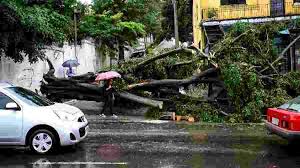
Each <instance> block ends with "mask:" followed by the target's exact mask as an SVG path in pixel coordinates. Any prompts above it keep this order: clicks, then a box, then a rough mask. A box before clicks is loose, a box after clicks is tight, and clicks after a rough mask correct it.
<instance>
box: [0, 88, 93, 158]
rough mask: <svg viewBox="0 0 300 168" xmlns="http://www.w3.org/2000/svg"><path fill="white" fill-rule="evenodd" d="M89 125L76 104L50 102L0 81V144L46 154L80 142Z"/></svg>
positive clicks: (28, 91)
mask: <svg viewBox="0 0 300 168" xmlns="http://www.w3.org/2000/svg"><path fill="white" fill-rule="evenodd" d="M88 129H89V126H88V121H87V120H86V118H85V116H84V114H83V113H82V111H81V110H79V109H78V108H76V107H73V106H70V105H67V104H61V103H53V102H51V101H50V100H48V99H46V98H44V97H42V96H40V95H38V94H36V93H34V92H32V91H30V90H27V89H24V88H22V87H16V86H13V85H10V84H7V83H0V145H1V146H2V145H9V146H15V145H16V146H30V148H31V150H32V151H34V152H36V153H38V154H46V153H48V152H51V151H53V150H54V149H55V148H58V147H60V146H69V145H74V144H76V143H78V142H80V141H82V140H83V139H84V138H85V137H86V135H87V132H88Z"/></svg>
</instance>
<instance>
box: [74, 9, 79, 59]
mask: <svg viewBox="0 0 300 168" xmlns="http://www.w3.org/2000/svg"><path fill="white" fill-rule="evenodd" d="M77 13H78V11H77V9H76V8H75V9H74V31H75V39H74V47H75V58H76V60H78V58H77Z"/></svg>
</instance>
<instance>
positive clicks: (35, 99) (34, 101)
mask: <svg viewBox="0 0 300 168" xmlns="http://www.w3.org/2000/svg"><path fill="white" fill-rule="evenodd" d="M5 90H7V91H8V92H9V93H11V94H13V95H14V96H16V97H17V98H18V99H20V100H22V101H23V102H25V103H26V104H28V105H32V106H50V105H53V104H54V103H53V102H51V101H50V100H48V99H46V98H44V97H42V96H40V95H38V94H36V93H34V92H32V91H30V90H27V89H24V88H21V87H8V88H5Z"/></svg>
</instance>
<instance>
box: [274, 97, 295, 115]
mask: <svg viewBox="0 0 300 168" xmlns="http://www.w3.org/2000/svg"><path fill="white" fill-rule="evenodd" d="M279 108H280V109H284V110H292V111H295V112H300V96H299V97H296V98H295V99H293V100H291V101H289V102H287V103H285V104H283V105H281V106H280V107H279Z"/></svg>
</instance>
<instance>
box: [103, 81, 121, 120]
mask: <svg viewBox="0 0 300 168" xmlns="http://www.w3.org/2000/svg"><path fill="white" fill-rule="evenodd" d="M112 85H113V79H109V80H106V81H105V84H104V87H103V93H104V95H103V96H104V98H105V101H104V106H103V109H102V112H101V114H100V117H106V115H105V111H106V110H107V109H109V112H110V115H112V117H113V118H118V116H117V115H115V114H114V113H113V104H114V100H115V95H114V92H115V91H114V88H113V86H112Z"/></svg>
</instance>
